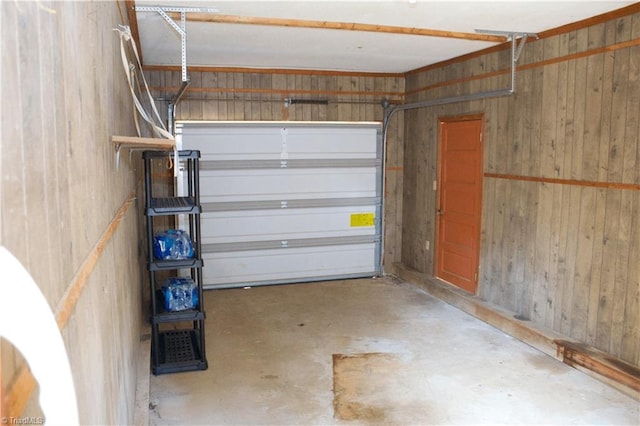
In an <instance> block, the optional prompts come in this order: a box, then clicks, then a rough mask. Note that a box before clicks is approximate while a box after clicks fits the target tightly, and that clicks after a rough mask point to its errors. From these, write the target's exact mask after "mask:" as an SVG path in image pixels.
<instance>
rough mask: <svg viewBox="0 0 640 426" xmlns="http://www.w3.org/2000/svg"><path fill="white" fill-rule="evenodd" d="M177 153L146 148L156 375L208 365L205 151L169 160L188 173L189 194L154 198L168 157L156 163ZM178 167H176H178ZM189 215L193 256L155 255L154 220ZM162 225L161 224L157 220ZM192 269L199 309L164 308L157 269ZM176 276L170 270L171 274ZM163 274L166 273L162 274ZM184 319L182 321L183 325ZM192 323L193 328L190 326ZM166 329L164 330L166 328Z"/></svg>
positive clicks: (144, 155) (146, 211) (186, 179)
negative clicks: (203, 220)
mask: <svg viewBox="0 0 640 426" xmlns="http://www.w3.org/2000/svg"><path fill="white" fill-rule="evenodd" d="M174 155H176V152H167V151H164V152H163V151H144V152H143V153H142V158H143V160H144V176H145V216H146V228H147V254H148V256H149V258H148V262H147V269H148V270H149V287H150V290H151V310H152V316H151V326H152V329H153V331H152V334H151V347H152V350H151V353H152V359H151V364H152V371H153V374H166V373H177V372H181V371H194V370H206V369H207V368H208V363H207V357H206V351H205V333H204V323H205V317H206V313H205V311H204V307H203V306H202V303H203V298H204V297H203V294H202V266H203V263H204V262H203V261H202V259H201V258H200V256H199V255H200V251H201V246H200V241H201V238H200V237H201V235H200V232H201V231H200V226H201V225H200V214H201V213H202V208H201V206H200V192H199V186H200V184H199V179H200V177H199V170H200V166H199V159H200V151H197V150H186V151H178V152H177V156H178V159H176V160H175V161H173V162H170V164H172V165H173V167H174V168H175V169H178V168H180V170H182V172H183V174H182V175H181V176H182V177H184V179H185V180H184V185H182V184H181V187H182V186H184V189H185V193H184V194H180V195H182V196H181V197H166V192H165V193H162V194H158V195H161V196H160V197H154V196H153V187H154V185H153V179H152V177H153V175H154V172H153V169H154V167H160V166H162V167H166V165H165V164H163V163H165V162H164V161H153V160H162V159H168V158H171V159H172V160H173V159H175V157H174ZM174 171H175V170H174ZM179 184H180V183H179ZM181 215H183V216H188V220H187V221H186V222H188V229H185V230H184V231H186V232H187V233H188V234H189V236H190V238H191V242H192V245H193V251H194V256H193V257H192V258H189V259H179V260H173V259H169V260H166V259H156V258H155V256H154V251H155V250H154V249H155V237H154V228H155V227H154V218H155V217H161V216H174V217H178V216H181ZM155 225H158V224H155ZM181 269H189V270H190V272H189V276H190V278H191V279H192V280H193V283H195V284H196V286H197V288H196V290H194V291H197V292H198V305H199V306H198V307H197V309H187V310H183V311H176V312H173V311H166V310H165V309H164V295H163V294H162V290H160V289H159V286H160V283H159V282H158V280H159V276H157V275H158V271H179V270H181ZM169 274H170V275H172V274H171V273H169ZM160 275H163V274H160ZM178 323H179V324H178ZM169 324H171V326H174V327H180V329H179V330H168V328H169V327H171V326H169ZM189 324H190V326H189ZM162 325H164V327H162V328H163V329H162V330H161V326H162Z"/></svg>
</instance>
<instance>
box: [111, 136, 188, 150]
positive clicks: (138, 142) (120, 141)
mask: <svg viewBox="0 0 640 426" xmlns="http://www.w3.org/2000/svg"><path fill="white" fill-rule="evenodd" d="M111 142H112V143H113V144H114V145H115V146H116V150H119V149H120V147H121V146H124V147H127V148H144V149H166V150H172V149H174V148H175V146H176V141H175V139H161V138H141V137H136V136H117V135H113V136H111Z"/></svg>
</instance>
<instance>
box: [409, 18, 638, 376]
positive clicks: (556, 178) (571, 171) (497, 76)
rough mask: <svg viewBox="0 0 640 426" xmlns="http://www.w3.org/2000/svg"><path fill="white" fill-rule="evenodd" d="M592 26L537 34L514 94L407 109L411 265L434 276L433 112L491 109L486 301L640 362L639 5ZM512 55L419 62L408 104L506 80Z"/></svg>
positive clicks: (483, 269) (482, 282) (482, 281)
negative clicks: (422, 66)
mask: <svg viewBox="0 0 640 426" xmlns="http://www.w3.org/2000/svg"><path fill="white" fill-rule="evenodd" d="M589 24H590V25H589V26H584V27H580V28H578V27H568V28H566V29H564V31H556V32H554V33H552V32H549V33H546V34H542V37H541V38H540V39H539V40H537V41H529V42H528V43H527V45H526V46H525V48H524V51H523V53H522V56H521V57H520V60H519V63H518V69H519V70H518V74H517V87H516V94H515V95H513V96H510V97H505V98H495V99H490V100H478V101H471V102H466V103H457V104H451V105H447V106H441V107H432V108H420V109H415V110H411V111H408V112H406V114H405V129H406V130H405V135H406V136H405V138H404V147H405V148H404V149H405V158H404V167H405V173H404V185H403V187H404V196H403V212H404V214H403V218H402V229H403V235H402V263H403V264H404V265H406V266H408V267H410V268H413V269H415V270H418V271H421V272H424V273H427V274H433V273H434V265H433V262H434V253H433V250H431V251H429V250H426V247H425V244H426V242H427V241H430V242H431V243H433V241H434V238H435V210H436V207H435V200H436V193H435V191H434V190H433V187H432V182H433V180H435V179H436V169H437V156H438V153H437V149H436V148H437V141H438V134H437V123H438V118H439V117H442V116H455V115H463V114H471V113H473V114H475V113H481V114H484V117H485V123H486V129H485V130H486V132H485V137H484V153H485V159H484V171H485V174H484V183H483V186H484V189H483V191H484V192H483V216H482V235H481V264H480V274H479V277H480V278H479V289H478V296H479V297H480V298H482V299H485V300H487V301H489V302H491V303H493V304H495V305H498V306H500V307H502V308H505V309H508V310H510V311H512V312H514V314H517V315H519V316H521V317H523V318H526V319H528V320H530V321H532V322H534V323H535V324H538V325H541V326H544V327H547V328H550V329H552V330H554V331H556V332H559V333H562V334H564V335H566V336H568V337H570V338H572V339H575V340H578V341H581V342H584V343H587V344H589V345H592V346H595V347H597V348H599V349H601V350H603V351H605V352H608V353H610V354H612V355H614V356H617V357H619V358H621V359H623V360H625V361H627V362H630V363H632V364H635V365H640V12H639V11H638V8H637V7H636V8H635V10H634V11H633V14H631V15H629V16H618V17H614V18H613V19H611V18H609V20H606V21H603V22H598V21H597V20H592V21H590V22H589ZM509 58H510V53H509V52H508V50H502V51H499V50H496V49H494V51H489V52H485V54H483V55H479V56H473V57H468V58H466V60H460V61H453V62H451V63H449V64H442V65H441V66H438V67H430V68H425V69H423V70H418V71H417V72H415V73H411V74H409V75H408V76H407V79H406V89H407V101H408V102H412V101H418V100H424V99H435V98H442V97H447V96H454V95H459V94H468V93H476V92H480V91H485V90H495V89H502V88H506V87H508V85H509V76H508V73H507V72H505V71H508V68H509ZM431 247H433V244H432V245H431Z"/></svg>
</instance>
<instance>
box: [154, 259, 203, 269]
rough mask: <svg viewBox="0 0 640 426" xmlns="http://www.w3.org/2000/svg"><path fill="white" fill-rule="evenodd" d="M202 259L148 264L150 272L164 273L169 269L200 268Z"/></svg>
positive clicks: (155, 261)
mask: <svg viewBox="0 0 640 426" xmlns="http://www.w3.org/2000/svg"><path fill="white" fill-rule="evenodd" d="M202 264H203V262H202V259H198V258H194V259H180V260H155V259H154V260H152V261H151V262H149V270H150V271H166V270H169V269H192V268H202Z"/></svg>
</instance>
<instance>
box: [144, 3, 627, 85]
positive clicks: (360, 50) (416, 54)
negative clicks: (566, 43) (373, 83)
mask: <svg viewBox="0 0 640 426" xmlns="http://www.w3.org/2000/svg"><path fill="white" fill-rule="evenodd" d="M633 3H634V2H633V1H589V0H582V1H544V0H543V1H516V0H511V1H433V0H386V1H384V0H382V1H366V0H343V1H323V0H297V1H268V0H263V1H245V0H218V1H197V0H192V1H172V0H136V6H157V5H160V6H181V7H213V8H216V9H217V10H218V12H217V14H219V15H237V16H242V17H259V18H279V19H291V20H312V21H329V22H342V23H358V24H376V25H384V26H398V27H408V28H421V29H432V30H445V31H456V32H465V33H474V32H475V30H476V29H490V30H500V31H514V32H533V33H539V32H542V31H545V30H549V29H552V28H556V27H559V26H562V25H565V24H569V23H573V22H576V21H580V20H582V19H585V18H589V17H593V16H596V15H599V14H602V13H605V12H608V11H612V10H615V9H619V8H622V7H624V6H627V5H630V4H633ZM187 16H189V15H187ZM137 20H138V29H139V36H140V44H141V49H142V55H143V60H144V64H145V65H178V66H179V65H180V64H181V53H180V52H181V47H180V38H179V36H178V34H177V32H175V31H174V30H173V29H172V28H171V27H170V26H169V25H168V24H167V22H166V21H165V20H164V19H163V18H162V17H161V16H160V14H158V13H156V12H140V11H139V12H137ZM186 33H187V49H186V52H187V66H212V67H248V68H278V69H310V70H337V71H357V72H384V73H402V72H406V71H410V70H413V69H416V68H420V67H423V66H426V65H430V64H433V63H437V62H440V61H444V60H447V59H451V58H455V57H458V56H460V55H464V54H466V53H470V52H474V51H477V50H481V49H484V48H487V47H490V46H492V45H495V44H496V43H491V42H484V41H472V40H463V39H453V38H441V37H427V36H418V35H400V34H389V33H375V32H360V31H347V30H333V29H312V28H294V27H278V26H262V25H243V24H223V23H207V22H187V29H186Z"/></svg>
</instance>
